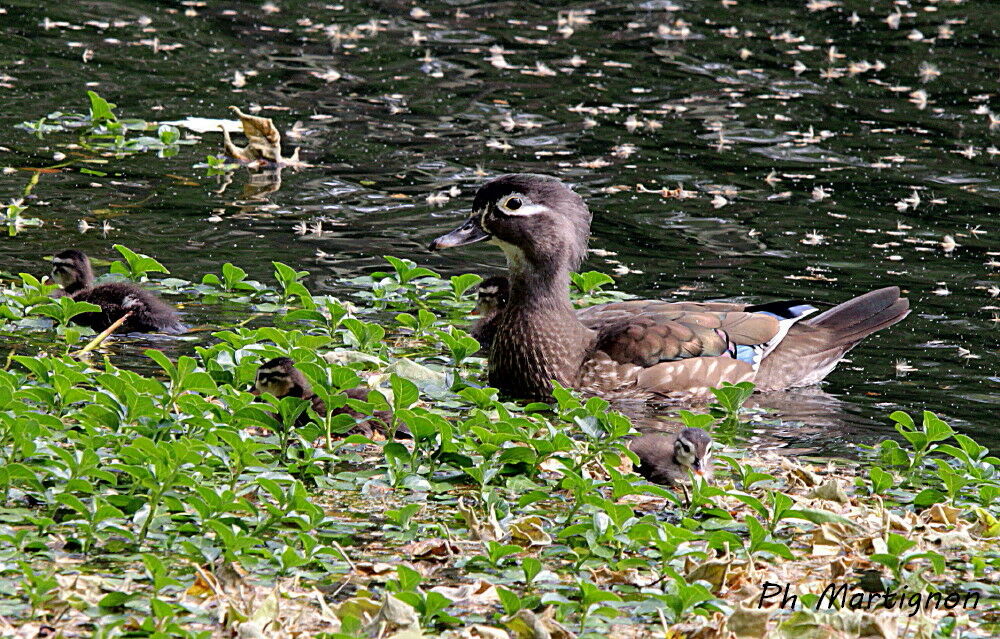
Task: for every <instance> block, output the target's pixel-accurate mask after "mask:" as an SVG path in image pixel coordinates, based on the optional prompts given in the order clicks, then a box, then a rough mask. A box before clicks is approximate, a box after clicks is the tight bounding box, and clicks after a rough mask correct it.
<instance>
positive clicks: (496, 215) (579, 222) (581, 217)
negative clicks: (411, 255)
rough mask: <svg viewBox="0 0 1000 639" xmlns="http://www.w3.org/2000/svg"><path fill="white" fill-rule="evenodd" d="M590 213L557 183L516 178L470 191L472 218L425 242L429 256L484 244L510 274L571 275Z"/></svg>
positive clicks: (580, 254)
mask: <svg viewBox="0 0 1000 639" xmlns="http://www.w3.org/2000/svg"><path fill="white" fill-rule="evenodd" d="M590 220H591V214H590V210H589V209H588V208H587V205H586V203H585V202H584V201H583V198H581V197H580V196H579V195H577V194H576V193H574V192H573V190H572V189H570V188H569V187H568V186H567V185H566V184H564V183H563V182H561V181H560V180H559V179H557V178H554V177H551V176H548V175H535V174H531V173H519V174H512V175H504V176H502V177H499V178H496V179H494V180H490V181H489V182H487V183H486V184H484V185H483V186H482V187H480V189H479V191H477V192H476V197H475V199H474V200H473V204H472V215H471V216H470V217H469V219H468V220H467V221H466V222H465V224H463V225H462V226H460V227H459V228H457V229H455V230H454V231H452V232H451V233H448V234H446V235H442V236H441V237H439V238H437V239H436V240H434V241H433V242H432V243H431V246H430V249H431V250H432V251H435V250H439V249H443V248H450V247H453V246H464V245H466V244H472V243H473V242H478V241H480V240H489V241H490V242H492V243H494V244H496V245H497V246H499V247H500V248H501V249H502V250H503V252H504V254H505V255H506V257H507V264H508V266H509V267H510V269H511V271H512V272H514V273H515V274H517V273H523V272H525V271H532V272H550V271H559V270H574V269H576V268H578V267H579V265H580V263H581V262H583V258H584V257H585V256H586V253H587V240H588V238H589V236H590Z"/></svg>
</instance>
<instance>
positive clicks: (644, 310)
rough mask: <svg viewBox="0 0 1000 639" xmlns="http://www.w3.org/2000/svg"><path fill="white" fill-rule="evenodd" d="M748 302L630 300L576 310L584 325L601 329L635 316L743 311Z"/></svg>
mask: <svg viewBox="0 0 1000 639" xmlns="http://www.w3.org/2000/svg"><path fill="white" fill-rule="evenodd" d="M746 306H747V305H746V304H738V303H735V302H664V301H662V300H628V301H625V302H611V303H610V304H598V305H596V306H588V307H587V308H581V309H578V310H577V311H576V317H577V319H579V320H580V321H581V322H582V323H583V325H584V326H586V327H587V328H590V329H593V330H598V331H599V330H600V329H601V327H602V326H603V325H604V324H607V323H609V322H621V321H624V320H627V319H629V318H634V317H657V316H660V315H672V314H675V313H677V312H684V313H699V312H701V313H732V312H735V311H742V310H743V309H744V308H746Z"/></svg>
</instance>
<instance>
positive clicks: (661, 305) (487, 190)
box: [431, 174, 909, 399]
mask: <svg viewBox="0 0 1000 639" xmlns="http://www.w3.org/2000/svg"><path fill="white" fill-rule="evenodd" d="M590 219H591V215H590V211H589V209H588V208H587V206H586V204H585V203H584V202H583V200H582V199H581V198H580V197H579V196H578V195H577V194H576V193H574V192H573V191H572V190H570V189H569V188H568V187H567V186H566V185H564V184H563V183H562V182H560V181H558V180H557V179H555V178H551V177H546V176H538V175H529V174H520V175H506V176H503V177H500V178H497V179H495V180H492V181H490V182H488V183H486V184H485V185H483V187H482V188H480V190H479V192H477V194H476V197H475V201H474V203H473V212H472V216H471V217H470V218H469V220H468V221H466V223H465V224H463V225H462V226H461V227H459V228H458V229H456V230H455V231H452V232H451V233H449V234H447V235H444V236H441V237H439V238H437V239H436V240H434V242H433V243H432V244H431V249H432V250H436V249H441V248H448V247H452V246H461V245H464V244H470V243H472V242H477V241H479V240H484V239H488V240H490V241H491V242H492V243H494V244H496V245H498V246H499V247H500V248H501V249H502V250H503V251H504V254H505V255H506V257H507V264H508V266H509V268H510V294H509V300H508V303H507V306H506V307H504V308H502V309H500V310H499V311H498V312H497V314H496V316H495V318H494V319H493V320H492V321H491V323H490V328H491V330H492V331H493V335H492V336H491V345H490V350H489V381H490V384H491V385H493V386H496V387H497V388H499V389H500V390H501V391H503V392H504V393H505V394H507V395H510V396H513V397H521V398H526V399H547V398H548V397H549V396H550V393H551V390H552V384H551V380H556V381H558V382H559V383H560V384H562V385H564V386H569V387H573V388H576V389H578V390H581V391H584V392H588V393H593V394H597V395H602V396H605V397H609V398H626V397H638V398H654V397H659V398H676V399H684V398H692V397H705V396H709V395H710V392H709V389H710V388H712V387H717V386H720V385H721V384H722V382H731V383H737V382H741V381H752V382H754V383H755V384H756V385H757V388H758V389H759V390H777V389H782V388H789V387H793V386H803V385H808V384H813V383H816V382H818V381H819V380H821V379H822V378H823V377H825V376H826V375H827V374H828V373H829V372H830V371H831V370H832V369H833V367H834V366H835V365H836V363H837V361H839V359H840V358H841V357H843V355H844V353H846V352H847V351H848V350H850V349H851V348H852V347H853V346H855V345H856V344H857V343H858V342H859V341H860V340H861V339H862V338H864V337H865V336H867V335H869V334H871V333H873V332H875V331H877V330H880V329H882V328H885V327H887V326H891V325H892V324H895V323H896V322H898V321H900V320H901V319H903V318H904V317H905V316H906V315H907V314H908V313H909V303H908V302H907V300H906V299H905V298H900V296H899V289H898V288H896V287H888V288H884V289H880V290H877V291H872V292H870V293H867V294H865V295H862V296H860V297H857V298H854V299H852V300H849V301H847V302H845V303H843V304H840V305H839V306H836V307H834V308H832V309H830V310H829V311H826V312H824V313H821V314H819V315H817V316H816V317H814V318H810V319H803V318H805V316H806V315H808V314H809V313H810V312H812V311H815V307H813V306H810V305H808V304H805V303H801V302H774V303H770V304H765V305H746V304H737V303H728V302H707V303H696V302H681V303H671V302H660V301H654V300H636V301H627V302H616V303H613V304H605V305H601V306H595V307H592V308H589V309H583V310H580V311H575V310H574V309H573V307H572V305H571V303H570V300H569V294H568V290H569V273H570V271H571V270H573V269H575V268H577V267H578V266H579V264H580V261H581V260H582V258H583V255H584V254H585V251H586V245H587V238H588V236H589V232H590Z"/></svg>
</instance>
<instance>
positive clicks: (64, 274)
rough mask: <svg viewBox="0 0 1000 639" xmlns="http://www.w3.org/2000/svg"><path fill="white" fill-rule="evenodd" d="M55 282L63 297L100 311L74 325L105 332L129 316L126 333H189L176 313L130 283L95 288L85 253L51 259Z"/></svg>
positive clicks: (73, 251)
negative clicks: (95, 307)
mask: <svg viewBox="0 0 1000 639" xmlns="http://www.w3.org/2000/svg"><path fill="white" fill-rule="evenodd" d="M52 279H53V280H54V281H55V282H56V283H57V284H59V286H61V287H62V290H63V293H64V294H65V295H69V296H70V297H72V298H73V299H74V300H76V301H78V302H90V303H91V304H96V305H98V306H100V307H101V310H100V311H99V312H98V311H94V312H92V313H81V314H80V315H77V316H76V317H74V318H73V321H74V322H75V323H77V324H81V325H83V326H89V327H90V328H92V329H94V330H95V331H98V332H100V331H103V330H104V329H106V328H108V327H109V326H111V324H113V323H114V322H115V321H116V320H118V319H119V318H120V317H121V316H122V315H125V314H126V313H130V315H129V318H128V319H127V320H125V323H124V324H123V325H122V327H121V332H123V333H183V332H185V331H186V330H187V328H185V326H184V325H183V324H181V322H180V319H179V318H178V316H177V311H176V310H174V308H173V307H171V306H170V305H168V304H166V303H165V302H163V300H161V299H160V298H159V297H157V296H156V295H154V294H153V293H151V292H149V291H147V290H146V289H144V288H142V287H140V286H137V285H135V284H133V283H131V282H109V283H107V284H99V285H97V286H95V285H94V271H93V270H92V269H91V267H90V258H88V257H87V255H86V254H85V253H83V251H77V250H76V249H69V250H66V251H63V252H62V253H59V254H57V255H55V256H54V257H53V258H52Z"/></svg>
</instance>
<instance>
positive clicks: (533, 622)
mask: <svg viewBox="0 0 1000 639" xmlns="http://www.w3.org/2000/svg"><path fill="white" fill-rule="evenodd" d="M504 625H506V626H507V627H508V628H510V629H511V630H513V631H514V632H515V633H516V634H517V636H518V639H576V635H575V634H573V633H572V632H570V631H569V630H567V629H566V628H565V627H564V626H563V625H562V624H561V623H559V622H558V621H556V620H555V608H553V607H552V606H549V607H548V608H546V609H545V610H544V611H542V614H540V615H536V614H535V613H534V612H532V611H530V610H518V611H517V614H516V615H514V616H513V617H511V618H509V619H508V620H506V621H505V622H504Z"/></svg>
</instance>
